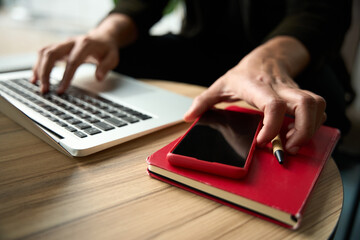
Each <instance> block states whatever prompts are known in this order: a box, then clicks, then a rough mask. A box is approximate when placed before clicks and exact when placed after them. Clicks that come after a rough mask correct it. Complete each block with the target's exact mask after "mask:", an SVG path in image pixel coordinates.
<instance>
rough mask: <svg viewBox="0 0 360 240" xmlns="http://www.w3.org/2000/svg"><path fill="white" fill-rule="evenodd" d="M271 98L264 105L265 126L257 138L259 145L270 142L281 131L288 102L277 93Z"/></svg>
mask: <svg viewBox="0 0 360 240" xmlns="http://www.w3.org/2000/svg"><path fill="white" fill-rule="evenodd" d="M269 98H270V100H268V102H267V103H266V104H265V105H264V107H262V108H263V109H262V111H263V112H264V119H263V127H262V128H261V130H260V132H259V134H258V136H257V138H256V140H257V143H258V144H259V145H264V144H266V143H268V142H270V141H271V140H272V139H274V138H275V136H276V135H277V134H278V133H279V132H280V129H281V126H282V122H283V119H284V116H285V112H286V103H285V102H284V101H283V100H282V99H280V98H279V97H278V96H277V95H275V94H273V96H269Z"/></svg>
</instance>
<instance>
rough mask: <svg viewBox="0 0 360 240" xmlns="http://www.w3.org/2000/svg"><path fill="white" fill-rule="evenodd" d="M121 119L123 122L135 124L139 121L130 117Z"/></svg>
mask: <svg viewBox="0 0 360 240" xmlns="http://www.w3.org/2000/svg"><path fill="white" fill-rule="evenodd" d="M121 119H123V120H124V121H126V122H129V123H136V122H138V121H139V119H137V118H135V117H131V116H126V117H122V118H121Z"/></svg>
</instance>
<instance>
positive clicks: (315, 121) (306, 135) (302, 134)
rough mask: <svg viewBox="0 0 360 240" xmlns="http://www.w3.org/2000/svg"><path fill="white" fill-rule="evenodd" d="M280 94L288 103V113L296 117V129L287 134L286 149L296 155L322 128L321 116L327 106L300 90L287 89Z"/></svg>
mask: <svg viewBox="0 0 360 240" xmlns="http://www.w3.org/2000/svg"><path fill="white" fill-rule="evenodd" d="M278 93H279V95H280V96H281V97H282V98H283V99H285V100H286V101H287V103H288V113H289V114H292V115H294V116H295V122H294V127H293V128H292V129H291V130H290V131H289V132H288V134H287V142H286V145H285V149H286V150H287V151H288V152H289V153H292V154H296V153H297V152H298V151H299V149H300V146H301V145H303V144H304V143H305V142H306V141H308V140H309V139H310V138H311V137H312V136H313V134H314V133H315V131H316V130H317V128H318V126H320V122H321V121H322V120H321V121H320V119H322V117H320V116H322V114H323V112H324V109H325V105H324V102H323V101H321V100H320V98H314V97H313V95H312V94H308V92H306V91H303V90H300V89H291V88H287V89H284V90H283V91H278Z"/></svg>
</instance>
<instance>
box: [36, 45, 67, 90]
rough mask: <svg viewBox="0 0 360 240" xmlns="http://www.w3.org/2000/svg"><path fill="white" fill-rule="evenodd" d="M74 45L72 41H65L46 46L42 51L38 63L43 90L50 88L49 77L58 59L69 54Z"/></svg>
mask: <svg viewBox="0 0 360 240" xmlns="http://www.w3.org/2000/svg"><path fill="white" fill-rule="evenodd" d="M72 46H73V43H72V42H69V41H68V42H64V43H61V44H58V45H54V46H50V47H47V48H44V49H42V50H41V51H40V55H41V58H40V61H39V65H38V67H37V68H38V70H37V74H38V78H39V79H40V83H41V92H43V93H44V92H47V91H48V90H49V79H50V73H51V70H52V68H53V67H54V65H55V63H56V61H58V60H60V59H61V58H63V57H64V56H65V55H67V54H68V53H69V52H70V51H71V48H72Z"/></svg>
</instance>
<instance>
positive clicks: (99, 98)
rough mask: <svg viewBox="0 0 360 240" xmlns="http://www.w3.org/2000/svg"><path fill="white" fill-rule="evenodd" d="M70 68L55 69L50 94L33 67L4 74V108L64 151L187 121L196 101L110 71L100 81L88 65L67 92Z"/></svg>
mask: <svg viewBox="0 0 360 240" xmlns="http://www.w3.org/2000/svg"><path fill="white" fill-rule="evenodd" d="M63 72H64V67H62V66H57V67H55V68H54V69H53V71H52V73H51V88H50V92H49V93H48V94H40V91H39V86H38V85H34V84H32V83H30V82H29V78H30V77H31V76H32V71H31V70H26V71H16V72H8V73H2V74H0V96H1V97H0V111H1V112H3V113H4V114H5V115H7V116H8V117H10V118H12V119H13V120H14V121H16V122H18V123H19V124H20V125H22V126H23V127H25V128H26V129H27V130H28V131H30V132H32V133H33V134H35V135H36V136H38V137H40V138H41V139H43V140H44V141H45V142H47V143H48V144H50V145H51V146H53V147H54V148H56V149H58V150H59V151H61V152H63V153H65V154H67V155H70V156H75V157H80V156H87V155H90V154H93V153H96V152H99V151H101V150H104V149H107V148H109V147H112V146H115V145H118V144H120V143H123V142H126V141H129V140H131V139H134V138H137V137H140V136H143V135H145V134H148V133H151V132H154V131H156V130H159V129H162V128H165V127H168V126H171V125H174V124H176V123H179V122H181V121H182V117H183V115H184V113H185V112H186V111H187V109H188V108H189V107H190V105H191V103H192V99H191V98H188V97H185V96H181V95H178V94H175V93H173V92H170V91H166V90H164V89H161V88H158V87H155V86H151V85H148V84H146V83H144V82H141V81H139V80H136V79H133V78H131V77H129V76H125V75H122V74H118V73H115V72H110V73H109V74H108V75H107V77H106V79H104V81H102V82H98V81H96V80H95V77H94V76H95V75H94V73H95V66H94V65H91V64H83V65H81V66H80V67H79V69H78V70H77V72H76V74H75V76H74V79H73V81H72V85H71V86H70V88H69V89H68V90H67V91H66V93H65V94H62V95H57V94H56V93H55V90H56V87H57V85H58V84H59V82H60V79H62V75H63Z"/></svg>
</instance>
